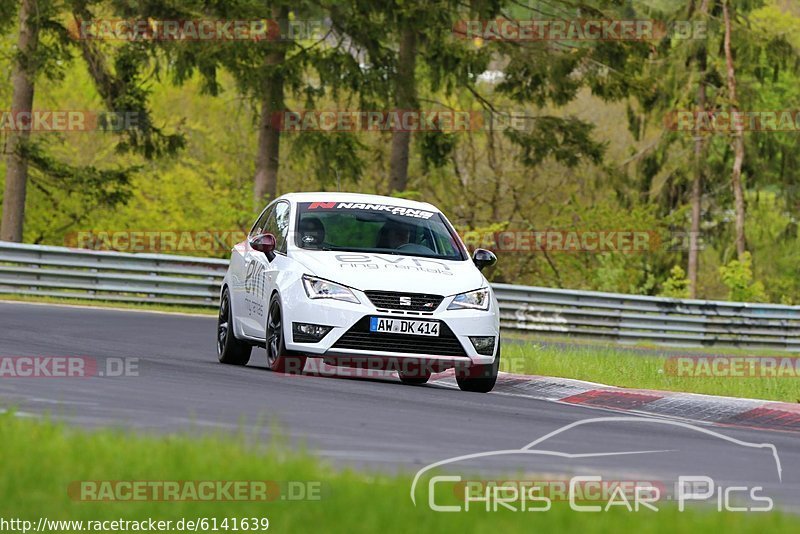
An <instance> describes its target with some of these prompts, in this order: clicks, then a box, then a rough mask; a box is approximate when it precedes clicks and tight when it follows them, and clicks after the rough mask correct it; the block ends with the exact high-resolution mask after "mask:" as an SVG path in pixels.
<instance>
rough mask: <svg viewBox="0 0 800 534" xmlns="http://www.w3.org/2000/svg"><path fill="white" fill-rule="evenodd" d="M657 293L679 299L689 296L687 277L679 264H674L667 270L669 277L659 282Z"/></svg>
mask: <svg viewBox="0 0 800 534" xmlns="http://www.w3.org/2000/svg"><path fill="white" fill-rule="evenodd" d="M659 295H660V296H662V297H672V298H679V299H684V298H689V279H688V278H686V272H685V271H684V270H683V269H681V266H680V265H676V266H674V267H673V268H672V270H671V271H670V272H669V278H667V279H666V280H664V283H662V284H661V292H660V293H659Z"/></svg>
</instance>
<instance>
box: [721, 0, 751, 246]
mask: <svg viewBox="0 0 800 534" xmlns="http://www.w3.org/2000/svg"><path fill="white" fill-rule="evenodd" d="M728 3H729V0H722V13H723V18H724V23H725V44H724V47H725V65H726V67H727V75H728V76H727V79H728V98H729V100H730V106H729V107H730V112H731V116H733V115H734V114H737V113H738V112H739V101H738V98H737V96H736V68H735V66H734V61H733V53H732V52H731V14H730V8H729V7H728ZM733 124H734V131H733V154H734V156H733V169H732V171H731V187H732V188H733V198H734V211H735V213H736V222H735V231H736V237H735V243H736V255H737V257H738V258H739V259H740V260H742V259H743V256H744V253H745V250H746V248H745V247H746V244H745V234H744V209H745V208H744V190H743V188H742V165H743V164H744V125H743V124H742V122H741V121H733Z"/></svg>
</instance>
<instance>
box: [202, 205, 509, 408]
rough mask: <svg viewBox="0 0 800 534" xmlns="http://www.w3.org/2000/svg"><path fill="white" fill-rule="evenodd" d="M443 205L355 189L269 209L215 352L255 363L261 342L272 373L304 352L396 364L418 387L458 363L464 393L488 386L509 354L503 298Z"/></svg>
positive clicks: (224, 298) (296, 364) (237, 266)
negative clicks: (504, 344)
mask: <svg viewBox="0 0 800 534" xmlns="http://www.w3.org/2000/svg"><path fill="white" fill-rule="evenodd" d="M496 261H497V259H496V258H495V256H494V254H492V253H491V252H489V251H488V250H483V249H477V250H476V251H475V253H474V255H473V257H472V258H470V257H469V254H468V253H467V249H466V247H465V246H464V243H463V242H462V240H461V238H459V236H458V234H457V233H456V231H455V230H454V229H453V226H452V225H451V224H450V222H449V221H448V220H447V218H446V217H445V216H444V215H443V214H442V213H441V212H440V211H439V210H438V209H436V207H434V206H432V205H431V204H428V203H422V202H413V201H410V200H403V199H399V198H391V197H383V196H375V195H361V194H353V193H292V194H288V195H284V196H282V197H280V198H278V199H276V200H275V201H273V202H272V203H270V204H269V206H267V207H266V209H264V211H263V212H262V213H261V215H260V216H259V217H258V219H257V220H256V222H255V224H253V227H252V229H251V230H250V234H249V236H248V239H247V241H245V242H242V243H239V244H237V245H236V246H235V247H234V248H233V252H232V254H231V262H230V266H229V267H228V272H227V273H226V275H225V279H224V281H223V284H222V289H221V295H220V309H219V322H218V336H217V352H218V356H219V361H220V362H222V363H228V364H234V365H245V364H246V363H247V362H248V361H249V360H250V352H251V349H252V347H253V346H261V347H264V348H266V351H267V364H268V365H269V367H270V368H271V369H272V370H273V371H277V372H282V373H300V372H302V370H303V367H304V365H305V363H306V358H308V357H317V358H323V359H324V360H325V362H326V363H327V364H330V365H337V366H343V367H365V366H368V367H369V368H381V369H384V370H391V371H397V372H398V374H399V376H400V379H401V380H402V381H403V382H405V383H408V384H424V383H425V382H427V381H428V379H429V378H430V376H431V373H433V372H440V371H443V370H445V369H448V368H453V367H454V368H455V374H456V379H457V381H458V385H459V387H460V388H461V389H462V390H465V391H479V392H487V391H490V390H491V389H492V388H493V387H494V384H495V381H496V379H497V371H498V367H499V362H500V324H499V317H498V307H497V299H496V298H495V296H494V292H493V291H492V289H491V287H490V286H489V283H488V282H487V281H486V278H485V277H484V276H483V275H482V274H481V271H480V270H481V269H482V268H484V267H486V266H489V265H493V264H494V263H495V262H496Z"/></svg>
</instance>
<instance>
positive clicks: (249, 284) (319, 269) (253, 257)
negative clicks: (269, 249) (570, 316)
mask: <svg viewBox="0 0 800 534" xmlns="http://www.w3.org/2000/svg"><path fill="white" fill-rule="evenodd" d="M280 201H286V202H288V203H289V204H290V207H291V208H290V215H289V224H288V236H287V244H286V253H285V254H282V253H276V255H275V257H274V259H273V260H272V261H269V260H268V259H267V257H266V255H265V254H263V253H261V252H258V251H256V250H253V249H252V248H251V247H250V244H249V242H247V241H244V242H242V243H239V244H237V245H236V246H235V247H234V248H233V250H232V254H231V262H230V266H229V268H228V272H227V273H226V275H225V278H224V281H223V287H225V286H227V287H228V288H229V290H230V293H231V299H232V301H231V308H232V317H233V333H234V335H235V336H236V337H237V338H238V339H241V340H247V341H249V342H251V343H254V344H261V343H263V342H264V340H265V337H266V316H267V309H268V306H269V301H270V298H271V296H272V295H273V294H274V293H276V292H277V294H278V295H279V298H280V301H281V307H282V312H283V317H284V320H283V322H282V324H283V329H284V339H285V343H286V349H287V350H289V351H297V352H301V353H303V354H307V355H309V356H319V357H323V356H324V357H326V358H336V357H341V356H347V355H363V356H377V357H392V358H411V359H415V360H437V361H439V362H440V363H441V362H452V361H462V362H463V361H464V360H465V358H468V362H467V363H469V364H490V363H492V362H493V361H494V359H495V357H496V354H497V348H498V345H499V343H498V341H499V335H500V324H499V312H498V306H497V300H496V298H495V296H494V292H493V291H491V288H490V286H489V283H488V281H487V280H486V278H485V277H484V276H483V275H482V274H481V272H480V271H479V270H478V268H477V267H476V266H475V265H474V264H473V262H472V260H471V259H465V260H463V261H452V260H441V259H433V258H426V257H418V256H405V255H400V254H379V253H361V252H349V251H331V250H308V249H303V248H300V247H298V246H296V244H295V230H294V229H295V226H296V220H297V204H298V203H302V202H359V203H370V204H385V205H391V206H400V207H406V208H409V209H415V210H426V211H430V212H434V213H441V212H440V211H439V210H438V209H437V208H435V207H434V206H432V205H430V204H427V203H420V202H414V201H409V200H404V199H399V198H390V197H382V196H375V195H360V194H353V193H292V194H288V195H284V196H282V197H279V198H278V199H276V200H275V201H274V202H273V203H271V204H270V206H272V205H273V204H275V203H276V202H280ZM268 208H269V207H268ZM445 220H446V219H445ZM447 224H448V225H449V222H448V223H447ZM459 241H460V238H459ZM460 246H461V247H462V248H464V250H466V249H465V247H464V246H463V242H461V243H460ZM303 275H311V276H315V277H318V278H322V279H326V280H329V281H332V282H336V283H338V284H341V285H344V286H347V287H348V288H350V289H351V291H352V292H353V293H354V294H355V295H356V297H357V298H358V300H359V301H360V303H358V304H356V303H352V302H345V301H341V300H334V299H330V298H325V299H311V298H309V297H308V295H307V294H306V291H305V289H304V287H303V283H302V277H303ZM480 288H489V291H490V304H489V308H488V310H472V309H459V310H447V307H448V306H449V305H450V303H451V302H452V301H453V298H454V297H455V296H456V295H457V294H459V293H464V292H468V291H473V290H476V289H480ZM371 290H375V291H390V292H398V293H416V294H428V295H440V296H443V297H444V299H443V300H442V301H441V303H440V304H439V305H438V307H436V308H435V309H432V310H431V311H430V312H425V313H424V314H421V313H419V312H409V311H403V310H401V309H393V310H389V311H388V312H386V311H384V312H380V311H378V308H377V307H376V306H375V305H373V303H372V302H371V301H370V299H369V298H368V297H367V295H366V294H365V293H364V292H365V291H371ZM366 316H369V317H374V316H383V317H392V318H406V319H415V320H436V321H441V322H443V323H444V324H445V325H447V327H448V328H449V329H450V330H451V331H452V333H453V334H455V336H456V337H457V339H458V341H459V342H460V344H461V345H462V347H463V349H464V353H465V355H464V357H461V356H458V357H454V356H446V355H438V354H424V355H421V354H418V353H412V352H388V351H375V350H360V349H355V348H350V349H346V350H345V349H338V348H335V347H333V345H334V344H335V343H336V342H337V340H339V338H340V337H341V336H342V335H343V334H344V333H345V332H347V331H348V330H349V329H350V328H351V327H353V326H354V325H355V324H356V323H357V322H358V321H361V320H363V319H364V318H365V317H366ZM293 322H299V323H312V324H319V325H326V326H331V327H333V328H332V330H331V331H330V332H329V333H328V334H327V335H326V336H325V337H324V338H323V339H322V340H321V341H319V342H317V343H296V342H295V341H294V339H293V334H292V323H293ZM468 336H493V337H495V338H496V340H495V344H494V347H495V348H494V354H493V355H489V356H487V355H480V354H478V353H477V351H476V350H475V348H474V347H473V345H472V343H471V342H470V340H469V338H468ZM409 338H410V339H409V341H410V342H422V340H421V339H417V336H415V337H414V338H413V339H412V338H411V336H409Z"/></svg>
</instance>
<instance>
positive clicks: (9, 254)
mask: <svg viewBox="0 0 800 534" xmlns="http://www.w3.org/2000/svg"><path fill="white" fill-rule="evenodd" d="M227 268H228V262H227V261H226V260H218V259H211V258H194V257H189V256H172V255H168V254H128V253H121V252H105V251H93V250H84V249H72V248H66V247H49V246H40V245H21V244H17V243H8V242H4V241H0V294H2V293H13V294H16V295H41V296H50V297H61V298H80V299H91V300H108V301H117V302H155V303H160V304H184V305H188V306H217V305H218V304H219V302H218V301H219V285H220V282H221V281H222V278H223V276H225V270H226V269H227Z"/></svg>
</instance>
